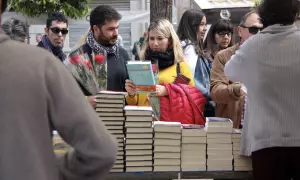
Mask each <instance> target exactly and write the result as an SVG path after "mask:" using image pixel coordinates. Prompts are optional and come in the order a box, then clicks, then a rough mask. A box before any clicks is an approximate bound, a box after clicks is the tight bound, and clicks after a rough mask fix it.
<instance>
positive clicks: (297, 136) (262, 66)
mask: <svg viewBox="0 0 300 180" xmlns="http://www.w3.org/2000/svg"><path fill="white" fill-rule="evenodd" d="M299 57H300V30H299V29H298V28H297V27H296V26H295V25H290V26H280V25H278V24H277V25H273V26H269V27H267V28H265V29H264V30H263V31H261V32H260V33H259V34H257V35H255V36H253V37H251V38H250V39H248V40H247V41H246V42H245V43H244V44H243V45H241V46H240V49H239V50H238V51H236V53H235V55H234V56H232V58H231V59H230V60H229V61H228V62H227V63H226V65H225V69H224V71H225V75H226V76H227V77H229V79H231V80H232V81H233V82H242V83H244V84H245V86H246V87H247V106H246V112H245V121H244V126H243V134H242V141H241V153H242V154H243V155H251V154H252V152H255V151H258V150H261V149H265V148H272V147H300V131H299V127H300V111H299V105H300V96H299V92H300V86H299V83H298V82H299V77H300V60H299Z"/></svg>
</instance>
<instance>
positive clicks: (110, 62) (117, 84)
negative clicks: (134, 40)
mask: <svg viewBox="0 0 300 180" xmlns="http://www.w3.org/2000/svg"><path fill="white" fill-rule="evenodd" d="M83 50H84V53H87V54H88V55H89V58H90V59H92V57H93V56H92V49H91V48H90V46H89V45H88V44H84V45H83ZM118 52H119V59H117V60H115V57H114V56H113V55H108V56H107V90H108V91H123V92H126V89H125V80H126V79H128V72H127V67H126V63H127V61H129V60H130V58H129V55H128V53H127V51H126V50H125V49H124V48H122V47H119V51H118ZM81 89H82V90H83V92H84V94H85V95H86V96H89V95H92V94H90V93H89V92H88V91H87V90H85V89H84V88H83V87H82V86H81Z"/></svg>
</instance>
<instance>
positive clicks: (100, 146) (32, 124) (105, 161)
mask: <svg viewBox="0 0 300 180" xmlns="http://www.w3.org/2000/svg"><path fill="white" fill-rule="evenodd" d="M6 5H7V1H6V0H0V7H1V8H0V14H1V12H3V10H4V9H5V6H6ZM0 19H1V18H0ZM0 21H1V20H0ZM0 64H1V70H0V72H1V76H0V84H1V86H0V91H1V93H0V99H1V101H0V103H1V105H0V106H1V108H0V119H1V123H0V124H1V125H0V132H1V136H0V144H1V148H0V159H1V161H0V169H1V173H0V179H1V180H2V179H3V180H4V179H5V180H20V179H22V180H61V179H64V180H75V179H90V180H92V179H93V180H94V179H95V180H96V179H105V175H106V174H107V173H108V172H109V171H110V169H111V167H112V166H113V164H114V162H115V159H116V154H117V145H116V141H115V138H114V137H112V136H111V135H110V133H109V132H108V131H107V130H106V128H105V126H104V124H103V122H102V121H101V119H99V116H98V115H97V114H96V113H95V111H94V110H93V109H92V108H91V107H90V106H89V105H88V103H87V102H86V101H85V99H84V96H83V94H82V92H81V91H80V89H79V87H78V85H77V83H76V81H75V80H74V78H73V77H72V76H71V74H70V73H69V72H68V70H67V69H66V68H65V67H64V65H63V64H62V63H61V62H59V61H58V60H57V59H56V57H55V56H54V55H53V54H52V53H49V52H48V51H46V50H43V49H40V48H39V49H38V48H37V47H36V46H28V45H26V44H25V43H19V42H17V41H14V40H11V39H10V38H9V37H8V36H7V35H6V34H5V33H4V32H3V30H2V29H1V28H0ZM52 127H54V128H55V129H56V130H57V131H58V133H59V134H60V136H61V137H62V138H63V140H64V141H65V142H67V143H68V144H69V145H70V146H72V147H73V148H74V149H73V150H71V151H69V152H67V153H66V154H64V155H62V156H57V157H56V156H55V154H54V152H53V144H52V137H51V133H50V132H52V130H53V129H52Z"/></svg>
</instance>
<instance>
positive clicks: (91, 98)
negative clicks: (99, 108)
mask: <svg viewBox="0 0 300 180" xmlns="http://www.w3.org/2000/svg"><path fill="white" fill-rule="evenodd" d="M87 100H88V102H89V103H90V105H91V106H92V107H93V108H96V96H88V97H87Z"/></svg>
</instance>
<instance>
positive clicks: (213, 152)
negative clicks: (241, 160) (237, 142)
mask: <svg viewBox="0 0 300 180" xmlns="http://www.w3.org/2000/svg"><path fill="white" fill-rule="evenodd" d="M232 126H233V124H232V121H231V120H230V119H227V118H216V117H212V118H207V120H206V131H207V171H232V160H233V155H232V140H231V134H232Z"/></svg>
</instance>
